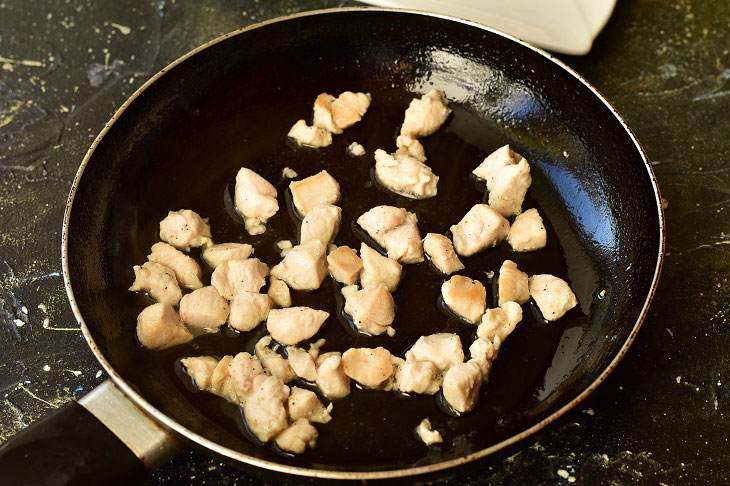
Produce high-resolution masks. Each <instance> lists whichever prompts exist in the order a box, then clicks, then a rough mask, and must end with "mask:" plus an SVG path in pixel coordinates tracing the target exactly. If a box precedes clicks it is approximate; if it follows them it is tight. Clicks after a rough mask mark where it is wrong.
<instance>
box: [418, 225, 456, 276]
mask: <svg viewBox="0 0 730 486" xmlns="http://www.w3.org/2000/svg"><path fill="white" fill-rule="evenodd" d="M423 251H424V253H425V254H426V256H428V259H429V260H430V261H431V263H432V264H433V266H434V267H436V268H437V269H438V270H439V271H440V272H441V273H444V274H446V275H451V274H452V273H454V272H458V271H459V270H463V269H464V264H463V263H461V260H459V256H458V255H457V254H456V252H455V251H454V245H452V244H451V240H450V239H448V238H447V237H445V236H444V235H440V234H438V233H428V234H427V235H426V237H425V238H424V239H423Z"/></svg>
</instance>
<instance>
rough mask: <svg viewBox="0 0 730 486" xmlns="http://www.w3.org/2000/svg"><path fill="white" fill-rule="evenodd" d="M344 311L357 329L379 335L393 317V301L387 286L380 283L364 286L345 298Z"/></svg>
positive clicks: (390, 322) (385, 329)
mask: <svg viewBox="0 0 730 486" xmlns="http://www.w3.org/2000/svg"><path fill="white" fill-rule="evenodd" d="M345 312H346V313H347V314H348V315H349V316H350V317H352V323H353V324H354V325H355V327H357V328H358V329H359V330H361V331H363V332H365V333H367V334H370V335H373V336H379V335H380V334H383V333H384V332H386V331H387V329H388V327H390V325H391V324H393V319H395V302H394V301H393V296H392V295H390V292H388V288H387V287H386V286H385V285H383V284H382V283H381V284H378V285H375V286H369V287H365V288H364V289H361V290H358V291H357V292H354V293H353V294H351V295H349V296H347V298H346V299H345Z"/></svg>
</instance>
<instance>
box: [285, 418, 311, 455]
mask: <svg viewBox="0 0 730 486" xmlns="http://www.w3.org/2000/svg"><path fill="white" fill-rule="evenodd" d="M317 435H318V434H317V429H315V428H314V427H313V426H312V424H310V423H309V420H307V419H299V420H296V421H294V423H293V424H291V425H290V426H289V427H287V428H286V429H284V431H282V432H280V433H279V435H277V436H276V439H275V440H274V442H276V445H277V446H279V449H281V450H282V451H284V452H289V453H291V454H304V451H306V450H307V449H308V448H309V449H312V448H314V447H315V446H316V445H317Z"/></svg>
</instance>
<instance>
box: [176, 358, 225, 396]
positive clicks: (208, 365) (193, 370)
mask: <svg viewBox="0 0 730 486" xmlns="http://www.w3.org/2000/svg"><path fill="white" fill-rule="evenodd" d="M180 363H181V364H182V365H183V368H184V369H185V374H186V375H188V376H189V377H190V379H191V380H193V383H194V384H195V386H196V387H197V388H198V390H200V391H208V389H209V388H210V381H211V379H212V378H213V370H215V367H216V366H218V360H217V359H216V358H214V357H213V356H195V357H192V358H183V359H181V360H180Z"/></svg>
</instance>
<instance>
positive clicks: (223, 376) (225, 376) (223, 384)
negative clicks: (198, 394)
mask: <svg viewBox="0 0 730 486" xmlns="http://www.w3.org/2000/svg"><path fill="white" fill-rule="evenodd" d="M232 362H233V356H223V357H222V358H221V360H220V361H218V364H217V365H216V366H215V369H214V370H213V375H212V376H211V377H210V386H209V387H208V389H207V390H206V391H209V392H210V393H213V394H215V395H218V396H219V397H223V398H225V399H226V400H228V401H231V402H233V403H238V395H237V393H236V386H235V384H234V383H233V378H231V375H230V373H229V366H230V364H231V363H232Z"/></svg>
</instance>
